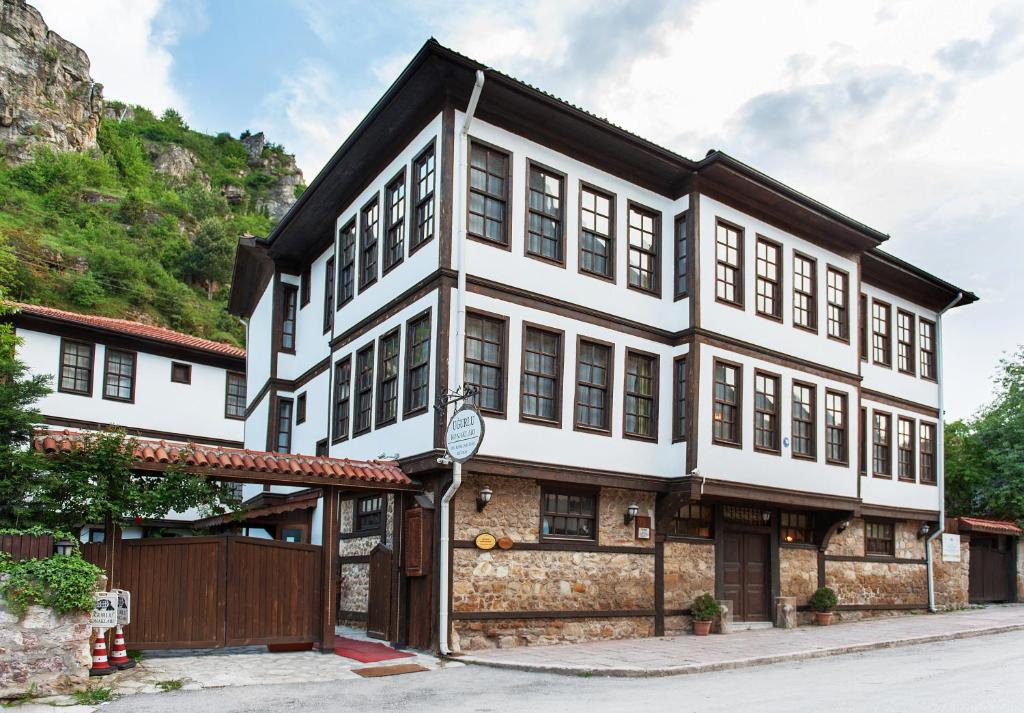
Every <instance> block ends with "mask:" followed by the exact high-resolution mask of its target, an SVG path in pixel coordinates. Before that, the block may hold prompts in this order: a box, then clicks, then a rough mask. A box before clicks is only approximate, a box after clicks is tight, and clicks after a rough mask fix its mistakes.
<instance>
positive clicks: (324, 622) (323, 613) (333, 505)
mask: <svg viewBox="0 0 1024 713" xmlns="http://www.w3.org/2000/svg"><path fill="white" fill-rule="evenodd" d="M338 510H339V507H338V488H337V486H334V485H328V486H325V487H324V499H323V527H322V530H321V535H320V591H321V603H320V653H322V654H333V653H334V624H335V619H336V618H337V615H338V609H337V607H338V571H337V570H338V530H339V524H338Z"/></svg>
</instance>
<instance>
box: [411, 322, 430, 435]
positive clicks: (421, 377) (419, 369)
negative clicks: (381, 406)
mask: <svg viewBox="0 0 1024 713" xmlns="http://www.w3.org/2000/svg"><path fill="white" fill-rule="evenodd" d="M405 349H406V358H405V368H406V374H405V415H406V416H409V415H411V414H414V413H419V412H420V411H424V410H426V408H427V406H428V405H429V401H430V314H425V315H423V316H422V317H419V318H417V319H415V320H413V321H412V322H409V324H408V326H407V327H406V338H405Z"/></svg>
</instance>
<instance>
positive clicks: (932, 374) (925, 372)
mask: <svg viewBox="0 0 1024 713" xmlns="http://www.w3.org/2000/svg"><path fill="white" fill-rule="evenodd" d="M920 329H921V334H920V337H921V378H922V379H929V380H931V381H935V380H936V379H937V378H938V374H937V372H936V371H935V323H934V322H929V321H928V320H927V319H922V320H921V322H920Z"/></svg>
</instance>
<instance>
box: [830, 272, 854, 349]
mask: <svg viewBox="0 0 1024 713" xmlns="http://www.w3.org/2000/svg"><path fill="white" fill-rule="evenodd" d="M849 279H850V278H849V276H848V275H847V274H846V273H845V272H842V271H840V270H837V269H835V268H834V267H830V268H828V272H827V273H826V284H825V300H826V302H827V307H826V310H827V313H826V315H825V318H826V322H827V328H828V336H830V337H832V338H833V339H841V340H843V341H844V342H845V341H848V340H849V339H850V316H849V313H848V309H847V300H848V298H849V289H850V288H849Z"/></svg>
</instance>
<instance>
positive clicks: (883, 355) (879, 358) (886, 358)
mask: <svg viewBox="0 0 1024 713" xmlns="http://www.w3.org/2000/svg"><path fill="white" fill-rule="evenodd" d="M891 323H892V307H890V306H889V305H887V304H885V303H884V302H879V301H878V300H871V361H872V362H874V363H875V364H879V365H881V366H892V332H891V327H890V325H891Z"/></svg>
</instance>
